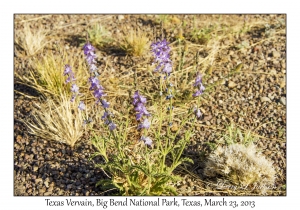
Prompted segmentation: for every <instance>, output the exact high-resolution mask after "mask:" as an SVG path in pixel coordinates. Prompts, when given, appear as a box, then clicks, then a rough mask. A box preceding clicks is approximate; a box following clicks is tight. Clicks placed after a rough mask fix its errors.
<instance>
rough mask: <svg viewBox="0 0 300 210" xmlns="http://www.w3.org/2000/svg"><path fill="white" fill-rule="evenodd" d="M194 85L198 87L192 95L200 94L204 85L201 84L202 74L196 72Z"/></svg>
mask: <svg viewBox="0 0 300 210" xmlns="http://www.w3.org/2000/svg"><path fill="white" fill-rule="evenodd" d="M194 86H195V87H197V88H198V90H197V91H196V93H194V94H193V96H194V97H197V96H200V95H202V94H203V92H204V90H205V87H204V86H203V84H202V76H201V74H200V73H198V75H197V77H196V80H195V83H194Z"/></svg>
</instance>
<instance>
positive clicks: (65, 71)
mask: <svg viewBox="0 0 300 210" xmlns="http://www.w3.org/2000/svg"><path fill="white" fill-rule="evenodd" d="M71 72H72V69H71V67H70V66H69V65H68V64H66V65H65V70H64V76H65V75H66V74H70V73H71ZM72 73H73V72H72Z"/></svg>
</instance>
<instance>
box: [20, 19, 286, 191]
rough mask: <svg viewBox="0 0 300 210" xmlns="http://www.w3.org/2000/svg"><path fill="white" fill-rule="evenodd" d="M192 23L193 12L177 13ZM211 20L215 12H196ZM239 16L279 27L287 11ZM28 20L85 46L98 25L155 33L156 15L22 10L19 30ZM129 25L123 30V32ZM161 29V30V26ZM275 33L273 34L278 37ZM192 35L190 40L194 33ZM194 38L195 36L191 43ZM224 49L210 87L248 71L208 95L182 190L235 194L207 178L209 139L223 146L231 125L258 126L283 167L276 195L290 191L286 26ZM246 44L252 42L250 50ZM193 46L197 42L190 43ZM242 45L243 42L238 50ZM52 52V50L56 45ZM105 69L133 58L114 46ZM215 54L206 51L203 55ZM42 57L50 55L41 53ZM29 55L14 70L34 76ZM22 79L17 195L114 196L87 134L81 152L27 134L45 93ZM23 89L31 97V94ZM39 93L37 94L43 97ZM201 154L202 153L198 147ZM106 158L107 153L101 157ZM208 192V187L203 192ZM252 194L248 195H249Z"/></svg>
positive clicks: (264, 147)
mask: <svg viewBox="0 0 300 210" xmlns="http://www.w3.org/2000/svg"><path fill="white" fill-rule="evenodd" d="M178 17H179V19H183V20H185V21H186V23H187V25H188V26H190V28H192V26H193V24H192V23H193V16H192V15H185V16H178ZM196 18H199V19H200V20H206V19H207V20H210V18H215V17H214V16H213V17H210V16H209V15H203V16H197V17H196ZM224 18H228V19H231V20H232V21H239V22H243V21H245V20H246V21H250V20H257V21H261V23H262V25H264V24H265V23H269V25H271V28H272V24H273V23H275V22H276V20H277V19H279V18H283V19H285V16H284V15H248V16H247V17H245V16H244V15H225V16H224ZM245 18H246V19H245ZM25 22H27V23H30V25H31V27H32V28H37V27H40V26H43V27H44V28H46V29H49V30H51V31H52V33H51V34H50V37H51V39H52V40H58V39H57V37H59V38H60V39H59V40H60V42H63V43H65V44H66V46H68V48H76V47H77V48H78V47H79V43H80V38H81V37H85V35H84V34H85V33H86V32H85V31H86V29H87V28H88V27H89V26H90V25H92V24H93V23H96V22H97V23H98V22H99V23H101V24H102V25H104V26H105V27H107V29H108V30H109V31H111V32H113V36H114V37H118V36H119V35H120V34H121V33H122V30H124V29H126V28H130V27H134V26H136V25H138V26H139V27H141V28H143V29H144V30H145V31H148V32H149V33H152V31H153V26H155V16H154V15H16V16H15V29H16V30H19V29H20V28H21V27H22V24H24V23H25ZM121 29H122V30H121ZM157 33H158V31H157ZM268 33H274V35H273V38H272V36H271V35H268ZM165 34H166V35H167V37H170V41H171V42H172V40H173V41H174V40H175V36H176V31H174V30H171V29H170V30H166V31H165ZM187 39H188V37H187ZM190 41H191V43H192V41H193V40H190ZM219 43H220V49H221V50H218V51H217V53H216V54H215V55H214V56H213V57H214V70H213V73H212V74H211V76H210V77H209V78H208V79H207V80H206V83H205V84H204V85H206V86H209V85H210V84H213V83H214V82H216V81H218V80H219V79H222V78H223V76H224V74H225V75H226V74H228V73H229V70H230V69H233V68H234V67H235V66H236V65H237V64H239V63H241V62H242V63H243V68H242V70H241V71H242V73H240V74H236V75H234V76H232V77H229V78H226V79H225V80H224V81H223V82H222V83H221V84H220V85H219V86H216V87H215V88H214V90H213V91H211V92H210V93H209V94H207V95H205V96H204V100H203V103H202V107H201V108H202V109H203V110H204V111H205V113H204V117H203V119H202V120H201V122H200V123H199V124H198V125H197V133H196V135H195V138H193V140H192V142H191V145H189V146H188V148H187V150H186V151H185V155H188V156H190V157H191V158H192V159H193V160H194V161H195V164H194V165H193V166H191V167H190V168H188V169H189V171H190V173H185V175H184V172H183V170H179V171H178V173H182V175H183V176H184V179H183V181H182V182H180V183H178V184H177V186H178V191H179V193H180V194H181V195H235V194H234V192H224V191H218V190H216V189H215V188H214V187H213V186H209V185H208V184H207V183H208V181H209V180H207V179H206V178H205V177H204V176H203V168H204V164H203V160H204V158H205V155H206V154H208V153H209V152H210V148H209V147H208V146H207V144H206V143H205V142H210V143H211V144H213V143H217V140H218V139H219V135H220V134H222V133H223V132H224V129H225V128H226V126H227V125H228V123H231V122H233V123H235V124H236V125H238V126H239V127H240V128H243V129H250V130H252V131H253V132H254V133H255V134H256V135H257V137H258V140H257V142H256V144H257V147H258V148H259V149H260V150H261V151H262V152H263V154H265V155H266V156H267V157H268V158H270V159H271V160H272V161H273V162H274V167H275V169H276V172H277V179H276V186H277V190H275V191H272V192H270V193H269V194H270V195H285V193H286V192H285V184H286V85H285V75H286V34H285V28H283V29H278V30H276V31H275V32H273V31H272V30H271V29H270V30H267V29H266V27H265V28H262V27H261V28H260V27H256V28H253V29H251V30H250V31H248V32H247V33H244V34H242V35H239V36H236V37H234V38H223V39H222V40H220V42H219ZM241 43H242V45H247V46H249V47H245V48H244V47H243V46H241ZM52 44H53V45H55V44H56V42H55V41H54V42H52ZM191 46H192V45H191ZM236 46H240V47H236ZM50 49H51V47H50ZM99 53H100V55H101V56H99V65H100V66H99V69H101V68H102V67H104V62H102V61H103V60H107V59H108V60H111V61H113V62H111V63H110V68H111V69H113V70H114V71H116V72H119V71H122V70H123V69H127V68H128V66H130V65H131V63H130V62H136V63H139V62H140V63H142V61H141V60H139V59H137V60H134V59H132V60H131V61H130V62H129V61H128V60H129V59H128V58H127V57H126V56H124V55H123V54H122V52H121V51H118V50H116V49H114V48H111V49H107V50H102V51H101V52H99ZM207 55H208V52H206V51H205V50H204V51H203V52H202V53H201V54H200V56H202V57H203V58H205V57H206V56H207ZM37 56H43V54H42V53H41V54H38V55H37ZM28 60H30V57H28V56H23V57H22V56H19V55H18V54H17V53H15V72H16V73H18V74H20V75H26V74H27V73H28V71H27V69H28V65H29V62H28ZM17 81H18V79H17V78H16V77H15V86H14V88H15V90H16V91H15V95H14V189H15V191H14V194H15V195H19V196H29V195H30V196H31V195H33V196H37V195H39V196H42V195H44V196H51V195H63V196H68V195H86V196H87V195H108V194H109V193H110V192H108V193H103V192H100V190H99V188H96V187H95V184H96V182H97V180H99V179H101V178H107V177H106V175H105V174H104V173H103V172H102V171H101V170H100V169H97V168H95V167H94V166H93V164H94V163H93V162H91V161H89V157H90V155H91V154H92V153H93V152H95V149H94V148H93V146H92V145H91V144H90V142H89V141H88V140H87V139H88V137H87V136H85V137H84V138H83V140H82V141H80V142H79V143H78V145H77V146H76V147H75V149H71V148H70V147H69V146H67V145H64V144H61V143H59V142H54V141H46V140H44V139H40V138H39V137H36V136H32V135H30V134H29V133H28V131H27V128H26V127H25V126H24V124H22V123H21V121H20V120H21V119H27V118H28V117H29V115H30V113H31V111H32V110H33V103H34V102H39V99H38V96H39V93H38V92H36V91H35V90H33V89H31V88H29V87H26V86H24V85H21V84H17ZM22 93H24V94H27V95H30V96H32V98H28V97H25V96H24V95H23V94H22ZM36 96H37V97H36ZM199 151H201V152H199ZM94 161H95V162H97V161H101V160H100V158H98V159H97V158H96V159H94ZM203 189H205V190H203ZM249 194H251V192H248V194H247V195H249Z"/></svg>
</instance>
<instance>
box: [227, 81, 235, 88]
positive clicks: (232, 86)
mask: <svg viewBox="0 0 300 210" xmlns="http://www.w3.org/2000/svg"><path fill="white" fill-rule="evenodd" d="M235 86H237V84H236V83H234V82H232V81H229V83H228V87H229V88H234V87H235Z"/></svg>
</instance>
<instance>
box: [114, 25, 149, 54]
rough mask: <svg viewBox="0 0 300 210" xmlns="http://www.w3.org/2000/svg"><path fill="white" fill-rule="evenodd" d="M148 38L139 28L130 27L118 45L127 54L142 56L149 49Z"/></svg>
mask: <svg viewBox="0 0 300 210" xmlns="http://www.w3.org/2000/svg"><path fill="white" fill-rule="evenodd" d="M149 45H150V42H149V39H148V37H147V36H146V34H145V33H144V32H142V31H141V30H140V29H137V30H136V31H135V30H133V29H131V30H130V31H129V32H128V34H126V35H125V36H124V37H123V39H122V40H121V42H120V47H121V49H122V50H124V51H125V52H126V53H127V54H128V55H132V56H142V55H144V54H145V52H147V50H148V49H149Z"/></svg>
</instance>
